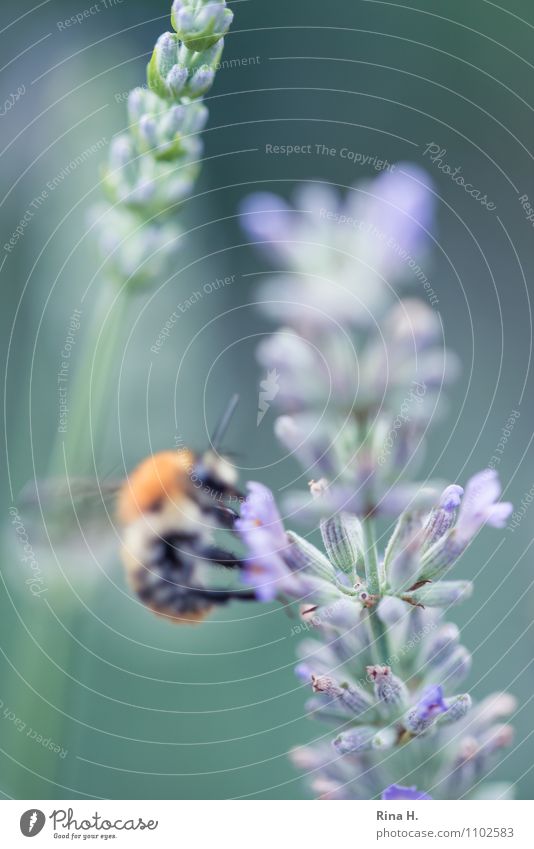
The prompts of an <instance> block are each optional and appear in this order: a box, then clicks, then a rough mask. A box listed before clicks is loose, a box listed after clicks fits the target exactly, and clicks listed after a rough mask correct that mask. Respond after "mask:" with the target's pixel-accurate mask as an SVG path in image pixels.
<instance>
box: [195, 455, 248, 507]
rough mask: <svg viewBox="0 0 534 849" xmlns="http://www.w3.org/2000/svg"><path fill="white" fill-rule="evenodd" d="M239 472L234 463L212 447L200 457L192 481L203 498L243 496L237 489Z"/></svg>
mask: <svg viewBox="0 0 534 849" xmlns="http://www.w3.org/2000/svg"><path fill="white" fill-rule="evenodd" d="M237 480H238V474H237V469H236V467H235V466H234V465H233V463H232V462H231V461H230V460H229V459H228V458H227V457H224V456H223V455H221V454H217V453H216V452H215V451H213V450H212V449H210V450H208V451H205V452H204V453H203V454H201V455H200V457H198V459H197V461H196V463H195V464H194V467H193V470H192V472H191V483H192V484H193V486H194V487H195V489H196V490H197V491H198V493H199V496H202V495H203V497H204V498H203V500H208V501H209V500H211V499H222V498H242V497H243V496H242V494H241V492H240V491H239V490H238V489H237Z"/></svg>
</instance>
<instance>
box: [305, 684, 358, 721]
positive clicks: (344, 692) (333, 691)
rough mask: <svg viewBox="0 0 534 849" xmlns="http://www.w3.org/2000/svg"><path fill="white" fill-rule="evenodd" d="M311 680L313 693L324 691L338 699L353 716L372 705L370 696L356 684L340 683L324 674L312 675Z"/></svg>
mask: <svg viewBox="0 0 534 849" xmlns="http://www.w3.org/2000/svg"><path fill="white" fill-rule="evenodd" d="M311 680H312V687H313V691H314V693H326V695H328V696H331V697H332V698H333V699H338V700H339V701H340V702H341V703H342V704H343V705H344V706H345V707H347V708H349V710H350V711H351V712H352V713H353V714H354V715H355V716H361V714H362V713H365V712H366V711H368V710H371V709H372V707H373V702H372V699H371V698H370V696H369V695H368V694H367V693H366V692H365V690H362V688H361V687H358V686H357V685H352V684H348V683H346V682H343V683H341V684H340V683H338V682H337V681H336V680H335V679H334V678H329V677H328V676H326V675H312V677H311Z"/></svg>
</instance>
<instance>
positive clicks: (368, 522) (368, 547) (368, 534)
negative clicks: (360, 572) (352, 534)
mask: <svg viewBox="0 0 534 849" xmlns="http://www.w3.org/2000/svg"><path fill="white" fill-rule="evenodd" d="M362 529H363V546H364V561H365V580H366V583H367V592H368V593H369V594H370V595H379V593H380V574H379V569H378V552H377V547H376V536H375V528H374V522H373V520H372V519H371V518H370V517H369V516H367V517H366V518H365V519H363V520H362Z"/></svg>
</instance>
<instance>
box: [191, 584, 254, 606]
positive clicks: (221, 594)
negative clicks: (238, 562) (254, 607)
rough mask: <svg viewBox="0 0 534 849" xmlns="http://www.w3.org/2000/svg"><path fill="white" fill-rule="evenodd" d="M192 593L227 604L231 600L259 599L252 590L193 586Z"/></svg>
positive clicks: (215, 602) (207, 599) (216, 602)
mask: <svg viewBox="0 0 534 849" xmlns="http://www.w3.org/2000/svg"><path fill="white" fill-rule="evenodd" d="M190 593H191V594H193V595H195V596H197V597H198V598H203V599H205V600H206V601H211V602H213V603H214V604H227V603H228V602H229V601H257V600H258V597H257V596H256V594H255V593H254V592H252V591H251V590H245V591H243V592H240V591H239V590H216V589H208V588H204V587H191V589H190Z"/></svg>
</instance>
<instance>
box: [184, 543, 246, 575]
mask: <svg viewBox="0 0 534 849" xmlns="http://www.w3.org/2000/svg"><path fill="white" fill-rule="evenodd" d="M195 554H196V555H197V557H201V558H202V559H203V560H209V561H211V562H212V563H217V565H218V566H226V568H227V569H240V568H241V567H242V566H244V560H243V559H242V558H241V557H236V555H235V554H232V552H231V551H226V549H224V548H219V546H218V545H202V546H200V545H199V546H197V547H195Z"/></svg>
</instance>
